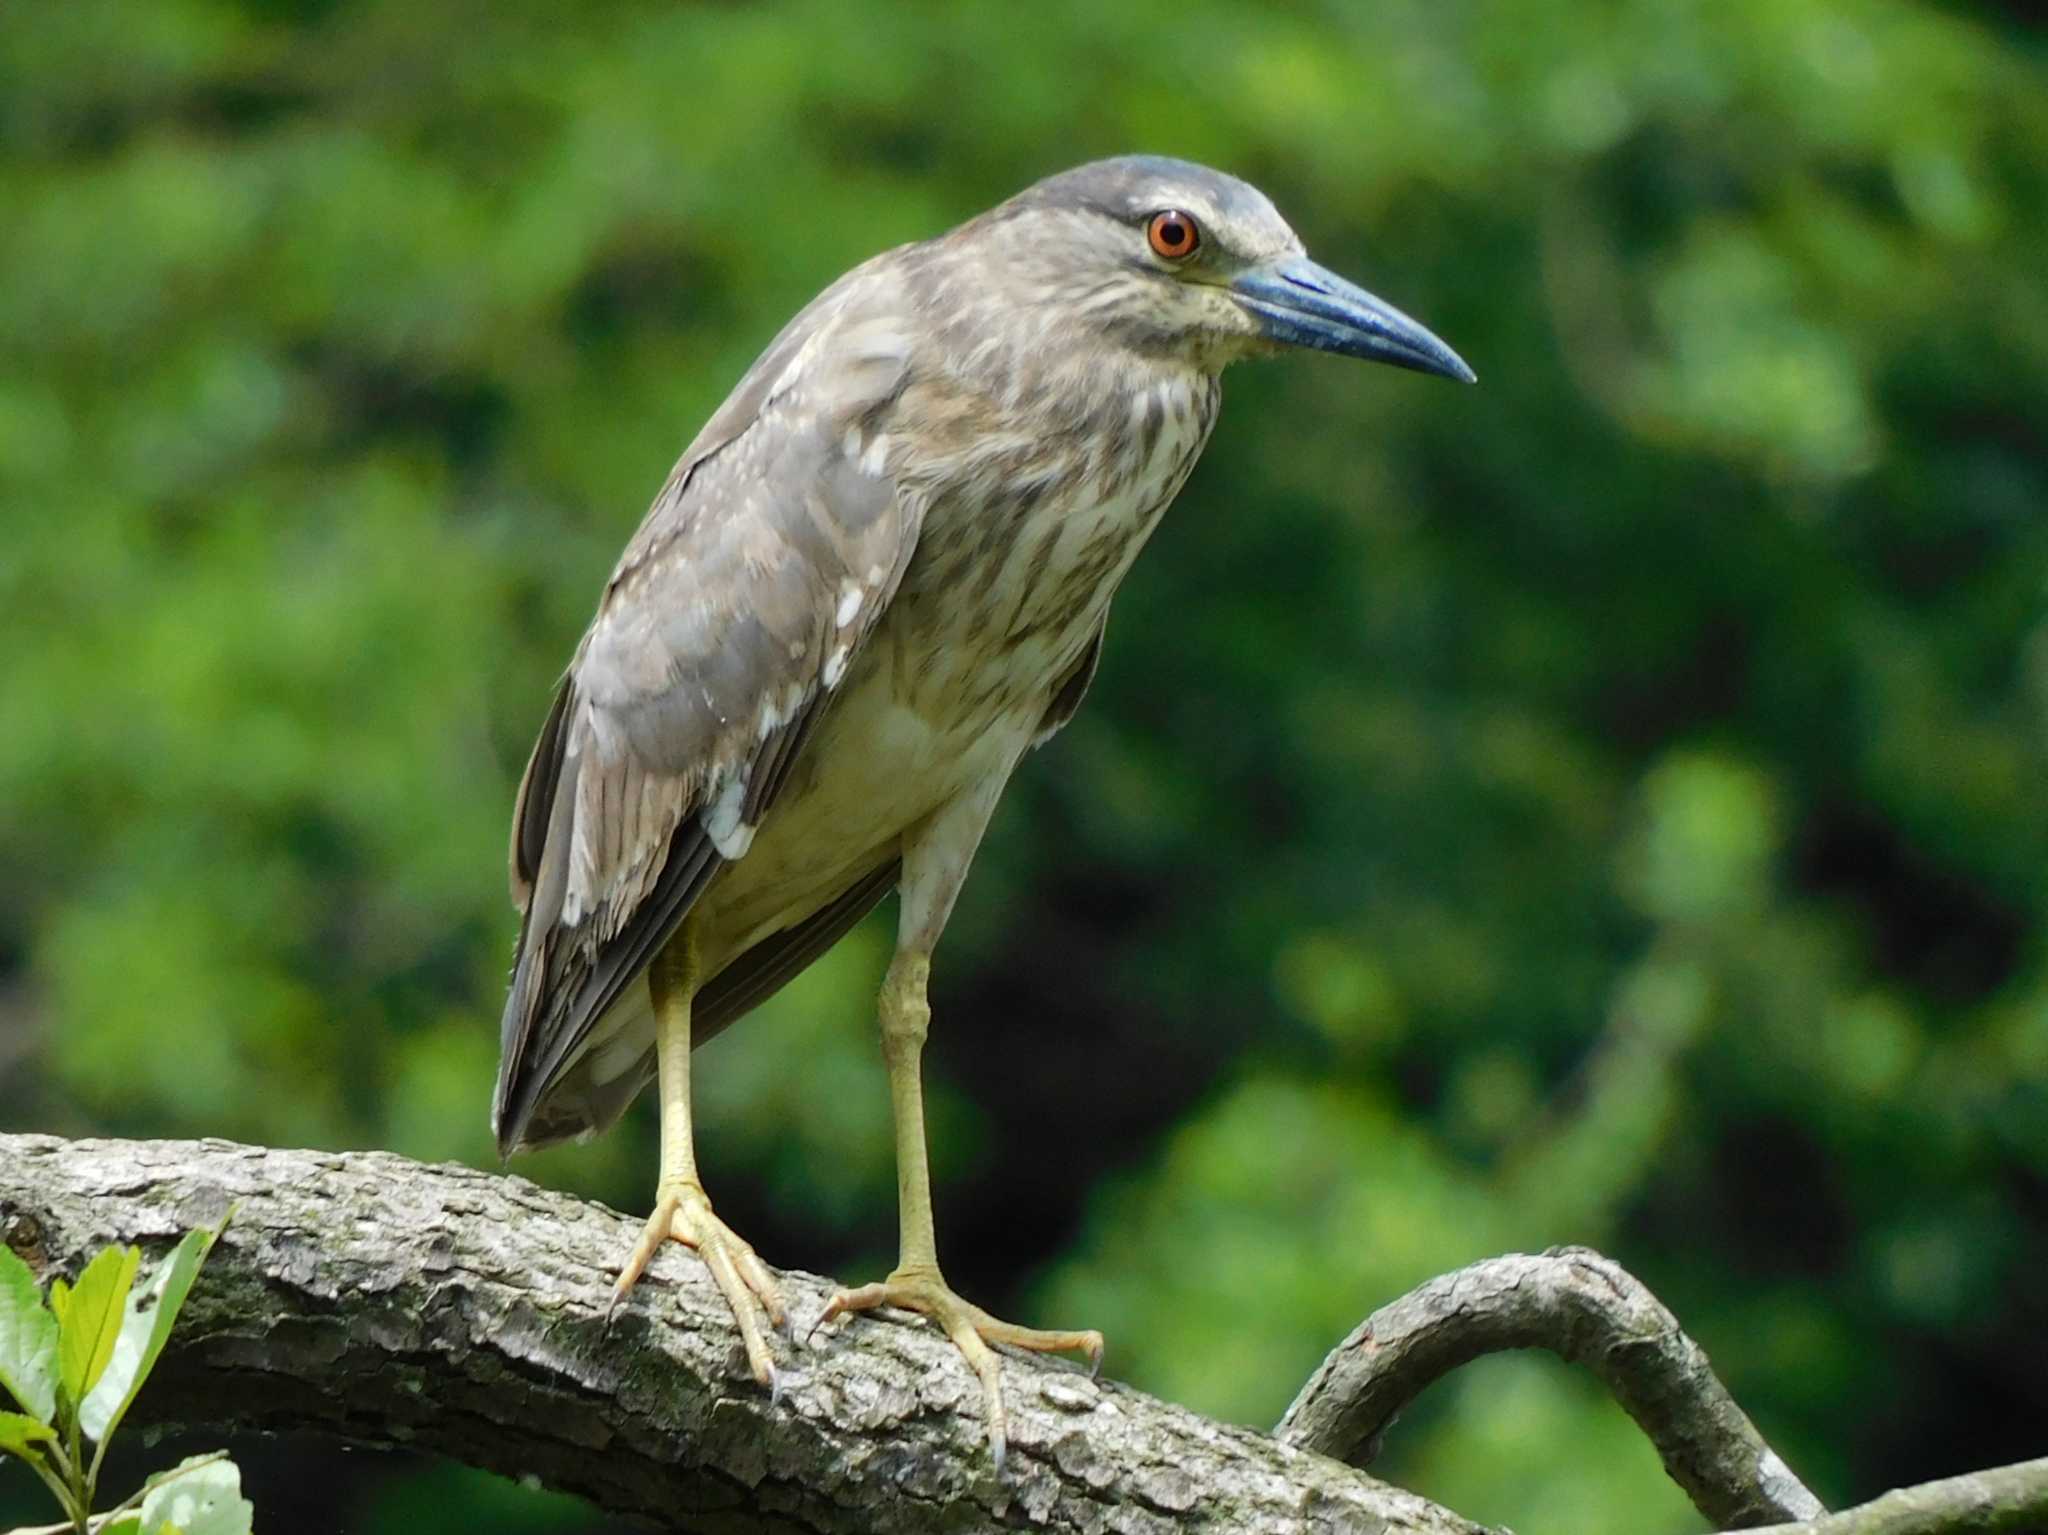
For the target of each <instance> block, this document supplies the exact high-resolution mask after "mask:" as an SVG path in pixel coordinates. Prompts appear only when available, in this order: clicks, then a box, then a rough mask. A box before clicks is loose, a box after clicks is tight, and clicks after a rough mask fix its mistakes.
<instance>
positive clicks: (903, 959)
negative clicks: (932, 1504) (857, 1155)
mask: <svg viewBox="0 0 2048 1535" xmlns="http://www.w3.org/2000/svg"><path fill="white" fill-rule="evenodd" d="M930 975H931V956H930V955H929V954H927V953H919V952H916V951H903V950H899V951H898V953H897V955H896V958H895V961H894V962H893V963H892V964H891V965H890V966H889V974H888V976H887V977H886V978H885V979H884V980H883V982H882V992H881V996H880V998H879V1005H878V1011H879V1013H880V1015H881V1025H882V1057H883V1059H884V1060H885V1061H886V1062H887V1064H888V1067H889V1098H890V1102H891V1105H892V1106H893V1108H894V1111H895V1121H896V1209H897V1220H898V1226H899V1231H900V1235H901V1243H900V1246H899V1248H898V1261H897V1264H896V1268H895V1270H894V1272H892V1273H891V1274H890V1275H889V1277H888V1278H887V1279H884V1280H882V1281H881V1282H880V1283H879V1284H869V1285H862V1286H860V1287H859V1288H857V1289H851V1290H840V1291H838V1292H837V1293H835V1294H834V1295H833V1297H832V1299H831V1300H830V1301H829V1302H828V1303H827V1304H826V1307H825V1314H824V1315H823V1316H822V1317H820V1318H819V1321H820V1322H821V1323H822V1322H825V1321H829V1320H831V1319H832V1318H833V1317H835V1316H839V1315H841V1314H843V1313H845V1312H849V1311H871V1310H873V1309H874V1308H875V1307H877V1306H897V1307H900V1308H902V1309H903V1310H906V1311H916V1312H921V1313H922V1314H923V1315H925V1316H928V1317H930V1318H931V1319H932V1321H934V1322H935V1323H937V1324H938V1326H939V1327H940V1328H941V1329H943V1330H944V1332H945V1334H946V1336H947V1337H949V1338H951V1339H952V1340H953V1344H954V1346H955V1347H956V1348H958V1349H959V1350H960V1352H961V1354H962V1355H964V1356H965V1358H966V1360H967V1363H968V1365H969V1366H970V1367H971V1368H972V1369H973V1371H974V1373H975V1374H976V1375H977V1376H978V1377H980V1380H981V1391H982V1402H983V1409H984V1414H985V1416H986V1419H987V1422H988V1440H989V1449H990V1450H991V1452H992V1453H993V1455H994V1457H995V1463H996V1469H997V1470H998V1471H1000V1470H1001V1469H1002V1466H1003V1457H1004V1452H1005V1448H1006V1445H1007V1443H1008V1434H1009V1423H1008V1415H1007V1414H1006V1412H1005V1411H1004V1408H1003V1386H1002V1370H1001V1365H1000V1362H999V1360H998V1358H997V1355H996V1352H995V1350H994V1349H992V1348H990V1347H989V1344H991V1343H1008V1344H1011V1345H1013V1346H1014V1347H1017V1348H1025V1349H1034V1350H1038V1351H1040V1352H1044V1353H1056V1352H1063V1351H1066V1350H1069V1349H1073V1350H1079V1351H1080V1352H1082V1353H1084V1354H1086V1355H1087V1356H1088V1361H1089V1364H1090V1367H1091V1368H1093V1367H1096V1366H1099V1365H1100V1364H1101V1363H1102V1334H1101V1333H1099V1332H1094V1331H1092V1330H1091V1331H1087V1332H1045V1331H1041V1330H1039V1329H1037V1328H1033V1327H1019V1326H1017V1325H1016V1324H1015V1323H1014V1322H1004V1321H1001V1320H998V1319H997V1318H995V1317H992V1316H990V1315H989V1314H988V1313H987V1312H986V1311H983V1310H982V1309H981V1308H980V1307H979V1306H976V1305H973V1304H971V1303H970V1302H968V1301H964V1300H962V1299H961V1298H960V1297H959V1296H958V1295H957V1294H955V1293H954V1291H953V1288H952V1286H950V1285H948V1284H947V1283H946V1280H945V1276H944V1275H942V1274H941V1273H940V1272H939V1254H938V1243H937V1240H936V1238H935V1236H934V1234H933V1229H932V1185H931V1169H930V1164H929V1162H928V1159H927V1156H926V1152H925V1134H924V1087H923V1081H922V1073H921V1064H922V1057H923V1054H924V1041H925V1035H926V1033H927V1032H928V1030H929V1029H930V1026H931V1007H930V1005H929V1004H928V1003H927V1002H926V1000H925V984H926V982H927V980H928V979H929V978H930Z"/></svg>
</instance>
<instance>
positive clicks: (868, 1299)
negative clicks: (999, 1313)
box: [818, 1269, 1102, 1472]
mask: <svg viewBox="0 0 2048 1535" xmlns="http://www.w3.org/2000/svg"><path fill="white" fill-rule="evenodd" d="M878 1306H896V1307H899V1308H900V1309H902V1310H904V1311H915V1312H918V1313H919V1314H920V1315H923V1316H927V1317H930V1318H931V1319H932V1321H933V1322H935V1323H937V1324H938V1326H939V1329H940V1330H941V1331H942V1332H944V1333H945V1335H946V1336H947V1337H949V1338H951V1339H952V1340H953V1346H954V1347H955V1348H957V1349H959V1350H960V1352H961V1353H962V1354H963V1355H965V1356H966V1359H967V1363H968V1365H969V1367H970V1368H972V1369H973V1371H974V1373H975V1374H976V1375H977V1376H979V1377H980V1379H981V1396H982V1404H983V1416H984V1417H985V1418H986V1420H987V1422H988V1446H989V1451H990V1453H991V1454H992V1455H993V1456H994V1457H995V1463H996V1470H997V1471H998V1472H1000V1471H1001V1470H1002V1469H1003V1458H1004V1455H1005V1453H1006V1452H1007V1449H1008V1444H1009V1416H1008V1414H1007V1413H1006V1412H1005V1411H1004V1408H1003V1380H1002V1372H1001V1367H1000V1364H999V1362H998V1357H997V1355H996V1351H995V1350H994V1349H992V1348H990V1347H989V1345H990V1344H991V1343H1007V1344H1009V1345H1010V1346H1011V1347H1013V1348H1025V1349H1030V1350H1032V1351H1033V1352H1035V1353H1041V1354H1064V1353H1069V1352H1078V1353H1082V1354H1086V1355H1087V1356H1088V1368H1089V1371H1090V1373H1091V1374H1092V1373H1093V1372H1094V1371H1096V1370H1099V1369H1101V1368H1102V1334H1101V1333H1099V1332H1096V1331H1094V1330H1093V1329H1090V1330H1088V1331H1085V1332H1046V1331H1043V1330H1041V1329H1039V1328H1036V1327H1019V1326H1018V1325H1017V1324H1016V1323H1015V1322H1005V1321H1002V1320H1000V1319H998V1318H996V1317H992V1316H990V1315H989V1314H988V1313H987V1312H986V1311H984V1310H982V1309H981V1307H979V1306H977V1305H975V1304H973V1303H972V1302H971V1301H965V1300H962V1299H961V1298H960V1297H959V1296H958V1295H956V1294H955V1293H954V1292H953V1287H952V1286H951V1285H949V1284H947V1283H946V1281H945V1280H944V1279H943V1278H941V1277H940V1275H939V1273H938V1271H937V1270H935V1269H926V1270H922V1271H913V1270H906V1269H898V1270H897V1271H896V1272H895V1273H893V1274H891V1275H890V1276H889V1277H888V1278H887V1279H884V1280H882V1281H880V1282H879V1283H876V1284H864V1285H860V1286H858V1287H856V1288H853V1289H841V1290H837V1291H835V1292H834V1293H833V1296H832V1298H831V1300H829V1301H827V1302H826V1303H825V1311H824V1314H823V1315H822V1316H820V1317H819V1318H818V1325H819V1326H823V1325H824V1324H825V1323H826V1322H829V1321H831V1320H832V1318H834V1317H835V1316H843V1315H845V1314H846V1313H847V1312H851V1311H873V1310H874V1309H875V1308H876V1307H878Z"/></svg>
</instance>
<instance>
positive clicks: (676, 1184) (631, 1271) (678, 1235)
mask: <svg viewBox="0 0 2048 1535" xmlns="http://www.w3.org/2000/svg"><path fill="white" fill-rule="evenodd" d="M664 1242H680V1243H682V1244H683V1246H685V1247H692V1248H695V1249H696V1251H697V1255H698V1256H699V1257H700V1258H702V1259H703V1260H704V1264H705V1266H706V1267H707V1268H709V1269H710V1270H711V1277H712V1278H713V1279H715V1280H717V1281H718V1288H719V1290H720V1291H722V1292H723V1293H724V1295H725V1301H726V1304H727V1305H729V1306H731V1307H732V1314H733V1320H734V1321H736V1322H738V1323H739V1329H740V1341H741V1342H742V1343H744V1344H745V1345H746V1350H747V1365H748V1367H749V1368H751V1369H752V1370H753V1372H754V1379H755V1380H757V1381H759V1382H760V1383H761V1384H762V1385H764V1386H766V1387H767V1388H768V1389H769V1391H770V1392H772V1393H773V1394H774V1395H775V1396H777V1397H779V1396H780V1395H781V1394H782V1391H781V1381H780V1379H779V1378H778V1377H777V1375H776V1373H775V1356H774V1355H773V1354H771V1353H769V1351H768V1339H767V1335H766V1332H765V1330H764V1329H763V1328H762V1326H761V1322H762V1318H763V1316H764V1315H765V1317H766V1318H767V1320H768V1321H769V1322H771V1323H773V1324H774V1325H775V1326H776V1327H778V1328H781V1329H782V1330H783V1332H784V1334H785V1335H787V1334H788V1331H789V1310H788V1308H787V1307H786V1306H784V1305H783V1303H782V1287H781V1286H780V1285H779V1284H777V1283H776V1282H775V1276H774V1275H773V1274H771V1273H770V1272H769V1271H768V1265H767V1264H765V1263H763V1262H762V1261H761V1260H760V1259H759V1258H757V1257H756V1256H754V1249H753V1248H752V1247H751V1246H749V1245H748V1244H747V1242H746V1241H745V1240H744V1239H743V1238H741V1237H740V1236H738V1235H736V1234H735V1233H734V1231H733V1229H732V1228H731V1227H730V1226H728V1225H726V1223H725V1222H724V1221H722V1220H720V1219H719V1218H718V1217H717V1216H715V1215H713V1214H712V1213H711V1201H710V1200H709V1199H707V1198H705V1196H704V1190H703V1189H702V1188H700V1187H699V1186H698V1185H697V1184H695V1183H693V1182H686V1181H684V1180H681V1179H676V1180H673V1181H672V1180H669V1179H663V1180H662V1183H661V1186H660V1188H659V1189H657V1190H656V1191H655V1197H654V1213H653V1214H652V1215H650V1216H648V1217H647V1224H646V1226H645V1227H643V1228H642V1229H641V1232H640V1240H639V1241H638V1242H637V1243H635V1244H634V1246H633V1254H632V1256H631V1257H629V1258H628V1259H627V1260H626V1266H625V1268H623V1269H621V1270H620V1271H619V1280H618V1283H617V1284H616V1285H614V1286H613V1287H612V1306H613V1309H617V1307H618V1304H619V1302H621V1301H623V1300H624V1299H625V1298H626V1295H627V1292H628V1291H630V1290H631V1289H632V1288H633V1286H634V1285H635V1284H637V1283H638V1282H639V1279H640V1275H641V1274H642V1272H644V1271H645V1270H646V1268H647V1264H648V1262H649V1260H651V1259H652V1258H653V1257H654V1255H655V1253H657V1252H659V1251H660V1250H661V1244H662V1243H664Z"/></svg>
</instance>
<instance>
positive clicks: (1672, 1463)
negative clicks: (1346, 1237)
mask: <svg viewBox="0 0 2048 1535" xmlns="http://www.w3.org/2000/svg"><path fill="white" fill-rule="evenodd" d="M1522 1348H1541V1349H1548V1350H1549V1351H1550V1352H1552V1353H1554V1354H1556V1355H1558V1356H1559V1357H1560V1358H1563V1359H1565V1360H1567V1361H1570V1362H1572V1363H1575V1364H1584V1365H1586V1366H1587V1367H1588V1368H1590V1369H1591V1370H1592V1371H1593V1373H1594V1374H1596V1375H1598V1376H1599V1377H1600V1379H1601V1380H1602V1381H1604V1382H1606V1384H1607V1387H1608V1389H1609V1390H1610V1391H1612V1392H1613V1393H1614V1397H1615V1400H1616V1401H1618V1402H1619V1403H1620V1404H1621V1405H1622V1407H1623V1408H1624V1409H1625V1410H1626V1411H1627V1413H1628V1415H1629V1416H1630V1417H1631V1418H1633V1419H1635V1421H1636V1424H1637V1426H1638V1427H1640V1428H1641V1429H1642V1431H1643V1432H1644V1433H1645V1434H1647V1435H1648V1436H1649V1438H1650V1442H1651V1443H1652V1444H1654V1445H1655V1446H1656V1447H1657V1453H1658V1455H1660V1456H1661V1457H1662V1458H1663V1461H1664V1469H1665V1470H1666V1471H1668V1472H1669V1473H1670V1474H1671V1479H1672V1480H1673V1481H1675V1482H1677V1483H1678V1485H1679V1486H1680V1487H1682V1488H1684V1489H1685V1493H1686V1496H1688V1497H1689V1498H1691V1499H1692V1501H1693V1506H1694V1507H1696V1508H1697V1509H1699V1511H1700V1512H1701V1513H1702V1514H1704V1515H1705V1516H1706V1517H1707V1519H1708V1520H1709V1521H1710V1522H1712V1523H1713V1524H1715V1525H1716V1526H1720V1527H1725V1528H1729V1529H1743V1528H1748V1527H1751V1526H1756V1525H1765V1524H1771V1523H1774V1522H1783V1521H1792V1520H1801V1519H1813V1518H1815V1517H1817V1516H1819V1515H1821V1514H1823V1513H1825V1512H1826V1510H1825V1509H1824V1508H1823V1507H1822V1505H1821V1502H1820V1500H1819V1499H1818V1498H1816V1497H1815V1496H1814V1495H1813V1494H1812V1493H1811V1492H1809V1491H1807V1490H1806V1488H1805V1486H1804V1485H1803V1484H1802V1483H1801V1482H1800V1480H1799V1478H1798V1477H1796V1476H1794V1475H1793V1474H1792V1471H1791V1468H1790V1467H1788V1466H1787V1465H1786V1464H1785V1462H1784V1461H1783V1460H1781V1459H1779V1458H1778V1455H1777V1454H1776V1452H1775V1451H1773V1450H1772V1449H1771V1447H1770V1446H1769V1445H1767V1444H1765V1443H1764V1440H1763V1436H1762V1435H1761V1434H1759V1433H1758V1432H1757V1430H1756V1425H1755V1424H1753V1423H1751V1422H1750V1421H1749V1418H1748V1417H1747V1415H1745V1414H1744V1413H1743V1411H1742V1409H1741V1408H1740V1407H1737V1406H1736V1405H1735V1400H1734V1398H1733V1397H1731V1396H1729V1394H1728V1390H1727V1388H1726V1387H1725V1386H1723V1385H1722V1384H1721V1382H1720V1380H1719V1379H1718V1378H1717V1377H1716V1376H1715V1374H1714V1372H1713V1369H1712V1367H1711V1366H1710V1365H1709V1364H1708V1363H1707V1356H1706V1354H1705V1353H1704V1352H1703V1351H1702V1350H1701V1349H1700V1347H1699V1345H1698V1344H1696V1343H1694V1342H1693V1341H1692V1339H1691V1338H1689V1337H1687V1336H1686V1335H1685V1333H1684V1332H1683V1331H1682V1330H1681V1329H1680V1328H1679V1325H1678V1321H1677V1319H1676V1318H1675V1317H1673V1316H1672V1314H1671V1313H1670V1312H1669V1311H1667V1310H1666V1309H1665V1308H1664V1305H1663V1303H1662V1302H1660V1301H1659V1300H1658V1299H1657V1297H1656V1296H1654V1295H1652V1294H1651V1293H1650V1292H1649V1290H1648V1289H1647V1288H1646V1287H1645V1286H1644V1285H1643V1283H1642V1282H1641V1281H1640V1280H1638V1279H1636V1278H1635V1276H1633V1275H1632V1274H1630V1273H1629V1272H1628V1271H1627V1270H1626V1269H1624V1268H1622V1267H1621V1265H1620V1264H1618V1263H1615V1262H1613V1261H1612V1260H1610V1259H1608V1258H1604V1257H1602V1256H1601V1255H1600V1254H1599V1253H1596V1252H1593V1251H1592V1250H1591V1249H1589V1248H1584V1247H1555V1248H1552V1249H1550V1250H1549V1251H1548V1252H1544V1253H1540V1254H1533V1255H1532V1254H1529V1253H1511V1254H1509V1255H1507V1256H1506V1257H1501V1258H1489V1259H1487V1260H1486V1261H1485V1262H1483V1263H1475V1264H1473V1265H1471V1266H1470V1267H1469V1268H1462V1269H1459V1270H1458V1271H1457V1272H1455V1273H1451V1274H1446V1275H1444V1276H1442V1277H1441V1278H1439V1279H1432V1280H1430V1281H1429V1282H1428V1283H1427V1284H1424V1285H1421V1286H1419V1287H1417V1288H1416V1289H1414V1290H1411V1291H1410V1292H1409V1293H1408V1294H1406V1295H1404V1296H1402V1297H1401V1298H1400V1299H1399V1300H1397V1301H1394V1302H1393V1303H1392V1304H1390V1305H1386V1306H1382V1307H1380V1309H1379V1310H1377V1311H1375V1312H1374V1313H1373V1314H1372V1315H1371V1316H1369V1317H1367V1318H1366V1319H1365V1320H1364V1321H1363V1322H1362V1323H1360V1324H1359V1326H1358V1328H1357V1329H1356V1330H1355V1331H1354V1332H1353V1333H1352V1334H1351V1336H1350V1337H1348V1338H1346V1339H1345V1340H1344V1341H1343V1342H1342V1343H1340V1344H1338V1345H1337V1347H1336V1348H1335V1349H1333V1350H1332V1351H1331V1352H1330V1355H1329V1357H1328V1358H1326V1359H1325V1360H1324V1361H1323V1362H1322V1364H1321V1365H1320V1366H1319V1367H1318V1368H1317V1370H1316V1372H1315V1374H1314V1375H1312V1376H1310V1377H1309V1381H1308V1384H1307V1385H1305V1386H1303V1387H1302V1388H1301V1394H1300V1395H1299V1396H1297V1397H1296V1398H1295V1399H1294V1405H1293V1406H1291V1407H1289V1408H1288V1409H1287V1413H1286V1416H1284V1417H1283V1418H1281V1420H1280V1425H1279V1427H1278V1428H1277V1429H1276V1430H1275V1433H1276V1434H1277V1435H1278V1437H1279V1438H1280V1439H1281V1440H1282V1441H1283V1442H1285V1443H1288V1444H1292V1445H1296V1446H1298V1447H1300V1448H1302V1449H1308V1450H1319V1451H1321V1452H1322V1453H1323V1454H1325V1455H1332V1456H1335V1457H1336V1458H1337V1459H1339V1460H1346V1461H1349V1462H1351V1463H1352V1464H1353V1465H1357V1466H1365V1465H1367V1464H1369V1463H1370V1462H1371V1461H1372V1458H1373V1457H1374V1456H1375V1455H1377V1454H1378V1453H1379V1445H1380V1439H1381V1436H1382V1435H1383V1434H1384V1433H1385V1432H1386V1429H1387V1426H1388V1425H1389V1424H1391V1423H1392V1422H1393V1421H1394V1417H1395V1415H1396V1414H1398V1413H1399V1412H1400V1411H1401V1410H1402V1408H1404V1407H1406V1406H1407V1405H1408V1404H1409V1403H1410V1402H1412V1401H1413V1400H1415V1398H1416V1397H1417V1396H1419V1395H1421V1394H1422V1392H1423V1390H1424V1389H1425V1388H1426V1387H1428V1386H1429V1385H1431V1384H1432V1383H1433V1382H1435V1381H1437V1380H1440V1379H1442V1378H1443V1377H1444V1376H1445V1375H1448V1374H1449V1373H1450V1372H1451V1371H1452V1370H1455V1369H1457V1368H1458V1366H1460V1365H1462V1364H1467V1363H1470V1362H1471V1361H1472V1360H1474V1359H1477V1358H1478V1357H1479V1356H1480V1355H1482V1354H1492V1353H1499V1352H1501V1351H1503V1350H1506V1349H1522Z"/></svg>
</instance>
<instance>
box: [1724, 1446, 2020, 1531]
mask: <svg viewBox="0 0 2048 1535" xmlns="http://www.w3.org/2000/svg"><path fill="white" fill-rule="evenodd" d="M2043 1530H2048V1458H2044V1459H2041V1460H2023V1461H2020V1462H2018V1463H2017V1464H2015V1465H2010V1466H1997V1467H1994V1468H1992V1469H1991V1470H1989V1471H1971V1472H1968V1473H1966V1474H1965V1475H1963V1476H1951V1477H1948V1478H1945V1479H1944V1480H1942V1481H1939V1482H1922V1483H1921V1484H1920V1485H1919V1486H1917V1487H1902V1488H1900V1489H1899V1490H1898V1491H1897V1492H1888V1493H1886V1494H1885V1495H1884V1496H1883V1497H1881V1498H1873V1499H1872V1500H1871V1501H1870V1502H1868V1503H1863V1504H1859V1505H1858V1506H1857V1507H1855V1508H1849V1509H1844V1510H1843V1511H1842V1512H1841V1513H1839V1514H1824V1515H1822V1516H1821V1517H1820V1518H1818V1519H1809V1520H1806V1521H1804V1522H1803V1523H1799V1524H1774V1525H1771V1526H1769V1527H1767V1528H1764V1529H1759V1530H1756V1531H1755V1532H1753V1535H2040V1532H2041V1531H2043Z"/></svg>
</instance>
